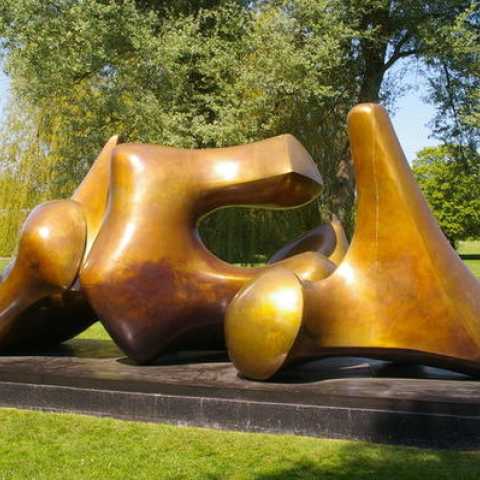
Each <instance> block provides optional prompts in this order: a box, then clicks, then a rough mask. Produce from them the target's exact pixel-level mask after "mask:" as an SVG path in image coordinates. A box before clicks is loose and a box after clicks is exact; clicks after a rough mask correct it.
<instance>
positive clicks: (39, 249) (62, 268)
mask: <svg viewBox="0 0 480 480" xmlns="http://www.w3.org/2000/svg"><path fill="white" fill-rule="evenodd" d="M117 141H118V139H117V137H112V138H111V139H110V140H109V141H108V142H107V144H106V145H105V147H104V148H103V150H102V151H101V153H100V154H99V156H98V158H97V159H96V160H95V162H94V164H93V166H92V168H91V170H90V172H89V173H88V175H87V176H86V177H85V179H84V180H83V182H82V183H81V184H80V186H79V187H78V189H77V190H76V191H75V193H74V194H73V196H72V198H71V199H70V200H56V201H51V202H46V203H44V204H42V205H39V206H38V207H36V208H35V209H34V210H33V211H32V212H31V213H30V215H29V216H28V218H27V220H26V221H25V223H24V225H23V228H22V232H21V235H20V242H19V246H18V251H17V255H16V257H15V259H14V261H13V262H12V263H11V264H10V265H9V266H8V267H7V269H6V272H5V278H3V279H2V281H1V283H0V351H5V350H11V349H23V348H30V347H32V346H39V347H41V346H45V345H50V344H56V343H59V342H62V341H65V340H67V339H69V338H72V337H74V336H75V335H77V334H78V333H80V332H81V331H83V330H85V329H86V328H87V327H89V326H90V325H91V324H92V323H94V322H95V321H96V317H95V313H94V312H93V311H92V309H91V308H90V306H89V305H88V303H87V302H86V301H85V298H84V295H83V294H82V293H81V292H80V291H79V289H78V282H77V280H78V272H79V270H80V266H81V264H82V262H83V261H84V260H85V255H86V252H87V251H88V249H89V248H90V246H91V245H92V243H93V241H94V240H95V237H96V235H97V233H98V230H99V228H100V226H101V222H102V220H103V216H104V213H105V208H106V205H107V197H108V189H109V183H110V159H111V154H112V151H113V149H114V147H115V145H116V144H117Z"/></svg>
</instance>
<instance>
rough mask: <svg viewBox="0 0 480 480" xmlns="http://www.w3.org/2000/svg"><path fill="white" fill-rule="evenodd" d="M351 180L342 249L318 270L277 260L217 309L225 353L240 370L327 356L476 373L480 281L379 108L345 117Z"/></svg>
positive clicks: (263, 372) (260, 374)
mask: <svg viewBox="0 0 480 480" xmlns="http://www.w3.org/2000/svg"><path fill="white" fill-rule="evenodd" d="M348 128H349V135H350V141H351V148H352V153H353V161H354V166H355V171H356V181H357V195H358V197H357V216H356V228H355V232H354V236H353V239H352V243H351V246H350V248H349V250H348V252H347V254H346V256H345V258H344V259H343V261H342V262H341V263H340V265H339V267H338V268H337V269H336V270H335V271H334V272H333V273H332V275H330V276H329V277H328V278H325V279H322V280H319V281H314V282H309V281H303V280H301V279H299V278H298V277H297V276H296V275H294V274H293V273H291V272H289V271H288V270H286V269H284V268H278V269H277V270H272V271H270V272H267V273H265V274H264V275H262V276H260V277H258V278H257V279H256V280H254V281H253V282H251V283H250V284H248V285H247V286H245V287H244V288H243V289H242V290H241V291H240V292H239V293H238V294H237V295H236V297H235V298H234V300H233V301H232V303H231V304H230V306H229V308H228V310H227V316H226V323H225V327H226V337H227V346H228V349H229V353H230V357H231V359H232V361H233V363H234V364H235V365H236V367H237V369H238V370H239V371H240V372H241V373H242V374H243V375H245V376H247V377H250V378H255V379H266V378H269V377H271V376H272V375H274V374H275V372H277V371H278V370H279V369H280V368H281V367H282V365H284V364H288V363H289V362H295V361H300V360H304V359H308V358H318V357H322V356H331V355H355V356H361V355H363V356H370V357H377V358H382V359H386V360H397V361H403V362H412V361H413V362H416V363H424V364H429V365H434V366H440V367H446V368H452V369H456V370H460V371H464V372H467V373H477V374H478V373H479V372H480V285H479V283H478V281H477V280H476V278H475V277H474V276H473V275H472V273H470V271H469V270H468V269H467V268H466V267H465V265H464V264H463V262H462V261H461V260H460V259H459V257H458V256H457V254H456V253H455V251H454V250H453V249H452V247H451V246H450V244H449V243H448V241H447V239H446V238H445V236H444V235H443V234H442V232H441V230H440V228H439V227H438V225H437V223H436V222H435V220H434V218H433V216H432V214H431V213H430V211H429V208H428V206H427V204H426V202H425V200H424V198H423V196H422V194H421V192H420V190H419V188H418V187H417V185H416V183H415V180H414V178H413V175H412V173H411V171H410V168H409V166H408V164H407V162H406V159H405V157H404V155H403V152H402V150H401V147H400V145H399V143H398V140H397V138H396V136H395V132H394V131H393V127H392V126H391V124H390V121H389V119H388V116H387V114H386V112H385V111H384V109H383V108H382V107H380V106H378V105H373V104H364V105H359V106H357V107H355V108H354V109H353V111H352V112H351V113H350V115H349V119H348Z"/></svg>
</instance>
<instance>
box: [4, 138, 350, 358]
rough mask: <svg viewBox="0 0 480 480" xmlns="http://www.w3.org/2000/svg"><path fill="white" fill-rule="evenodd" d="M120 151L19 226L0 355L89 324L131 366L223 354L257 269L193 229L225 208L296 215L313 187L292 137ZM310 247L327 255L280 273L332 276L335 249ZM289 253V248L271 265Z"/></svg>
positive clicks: (321, 241) (320, 243)
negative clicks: (221, 253)
mask: <svg viewBox="0 0 480 480" xmlns="http://www.w3.org/2000/svg"><path fill="white" fill-rule="evenodd" d="M116 145H117V137H113V138H112V139H111V140H110V141H109V142H108V143H107V145H106V146H105V148H104V149H103V151H102V152H101V154H100V155H99V157H98V158H97V160H96V161H95V162H94V164H93V166H92V168H91V170H90V172H89V173H88V175H87V176H86V177H85V179H84V181H83V182H82V183H81V185H80V186H79V188H78V189H77V190H76V192H75V193H74V195H73V196H72V199H70V200H60V201H54V202H47V203H45V204H43V205H40V206H39V207H37V208H36V209H34V210H33V211H32V213H31V214H30V216H29V218H28V219H27V221H26V222H25V224H24V227H23V231H22V234H21V239H20V244H19V249H18V254H17V256H16V258H15V261H14V263H13V264H12V265H11V267H9V268H8V269H7V273H6V276H5V278H4V279H3V281H2V283H0V350H2V351H5V350H11V349H22V348H30V347H41V346H44V345H48V344H54V343H58V342H61V341H64V340H66V339H68V338H71V337H73V336H75V335H76V334H78V333H79V332H80V331H82V330H83V329H85V328H86V327H88V326H89V325H90V324H91V323H93V322H94V321H95V320H96V318H97V315H98V317H99V318H100V319H101V321H103V322H104V324H105V326H106V328H107V330H108V331H109V332H110V333H111V335H112V337H113V339H114V340H115V341H116V342H117V343H118V345H119V346H120V347H121V348H123V349H124V351H125V352H126V353H127V354H128V355H129V356H130V357H131V358H132V359H134V360H136V361H139V362H147V361H151V360H153V359H155V358H156V357H157V356H158V355H160V354H161V353H163V352H164V351H166V350H167V349H176V348H188V347H197V348H202V349H208V348H213V347H215V348H221V347H223V346H224V337H223V318H224V311H225V308H226V306H227V304H228V303H229V301H230V300H231V298H232V297H233V295H234V294H235V293H236V292H237V291H238V289H239V288H240V287H241V286H242V285H243V284H244V283H245V282H246V281H248V280H250V279H252V278H253V277H254V276H255V275H257V274H258V273H259V272H261V271H263V269H248V268H240V267H235V266H233V265H229V264H228V263H226V262H223V261H222V260H220V259H218V258H217V257H215V256H214V255H213V254H211V253H210V252H209V251H208V250H207V249H206V248H205V247H204V246H203V244H202V242H201V240H200V238H199V236H198V232H197V223H198V220H199V219H200V217H201V216H202V215H204V214H206V213H208V212H209V211H211V210H213V209H215V208H218V207H222V206H226V205H232V204H248V205H260V206H266V207H272V208H273V207H278V208H286V207H294V206H299V205H302V204H303V203H305V202H308V201H310V200H312V199H313V198H315V197H316V195H317V194H318V193H319V189H320V185H321V177H320V174H319V173H318V170H317V168H316V166H315V164H314V162H313V161H312V159H311V158H310V156H309V155H308V153H307V152H306V151H305V149H304V148H303V147H302V146H301V144H300V143H299V142H298V141H297V140H295V139H294V138H293V137H292V136H289V135H285V136H281V137H276V138H273V139H270V140H265V141H262V142H258V143H255V144H252V145H246V146H241V147H232V148H225V149H211V150H198V151H197V150H178V149H173V148H162V147H157V146H149V145H121V146H117V147H116V148H115V146H116ZM114 149H115V150H114ZM107 207H108V208H107ZM331 228H332V227H323V229H330V230H331ZM340 233H341V232H340ZM340 233H339V239H341V236H340ZM310 236H311V238H312V242H313V243H311V244H309V245H306V244H305V245H304V249H303V251H306V250H309V249H310V247H311V246H313V247H314V249H318V250H319V251H320V252H323V253H324V254H325V255H322V254H321V253H314V252H310V253H303V254H300V255H296V256H294V257H291V258H288V259H285V260H283V261H281V262H280V264H283V265H285V267H287V268H289V269H290V270H292V271H294V272H296V274H298V275H299V277H301V278H305V279H311V280H314V279H318V278H323V277H325V276H326V275H328V274H330V273H331V272H332V271H333V269H334V268H335V264H334V263H333V262H331V261H329V260H328V259H327V258H326V255H330V254H332V255H333V256H334V257H335V258H336V252H337V251H338V248H339V247H338V245H340V246H341V241H339V242H338V245H337V242H336V241H335V238H334V239H333V242H332V238H329V241H328V242H326V239H325V238H324V236H322V235H319V234H318V233H316V232H313V233H312V234H311V235H310ZM334 248H335V251H333V249H334ZM301 251H302V248H296V249H295V253H297V252H301ZM292 254H293V252H292V249H291V248H288V247H287V250H286V252H285V254H281V255H278V256H277V258H278V260H282V258H285V257H287V256H291V255H292ZM266 268H272V267H266ZM87 298H88V299H87ZM92 306H93V309H92V308H91V307H92Z"/></svg>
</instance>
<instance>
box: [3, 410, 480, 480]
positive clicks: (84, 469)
mask: <svg viewBox="0 0 480 480" xmlns="http://www.w3.org/2000/svg"><path fill="white" fill-rule="evenodd" d="M0 438H1V442H0V479H5V480H7V479H8V480H16V479H25V480H26V479H36V480H43V479H48V480H54V479H62V480H63V479H66V478H68V479H69V480H75V479H82V480H96V479H99V480H100V479H102V480H103V479H109V480H115V479H119V480H126V479H135V480H140V479H185V480H190V479H252V480H253V479H257V480H260V479H264V480H267V479H268V480H283V479H285V480H293V479H312V480H313V479H333V480H352V479H355V480H364V479H369V480H373V479H375V480H387V479H388V480H391V479H395V480H414V479H415V480H416V479H419V478H425V479H426V478H432V479H433V478H434V479H435V480H447V479H448V480H450V479H453V478H455V479H462V480H470V479H471V480H476V479H478V472H479V471H480V453H477V452H469V453H467V452H451V451H429V450H421V449H414V448H404V447H392V446H382V445H374V444H368V443H363V442H353V441H338V440H323V439H315V438H307V437H299V436H288V435H265V434H249V433H236V432H222V431H215V430H209V429H199V428H185V427H173V426H168V425H159V424H147V423H140V422H127V421H121V420H112V419H107V418H94V417H85V416H79V415H71V414H53V413H41V412H26V411H16V410H11V409H5V410H0Z"/></svg>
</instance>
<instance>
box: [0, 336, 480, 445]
mask: <svg viewBox="0 0 480 480" xmlns="http://www.w3.org/2000/svg"><path fill="white" fill-rule="evenodd" d="M0 405H1V406H9V407H17V408H29V409H42V410H50V411H67V412H78V413H87V414H93V415H108V416H113V417H118V418H126V419H134V420H146V421H158V422H168V423H175V424H182V425H195V426H205V427H214V428H225V429H233V430H246V431H256V432H276V433H295V434H301V435H312V436H320V437H329V438H350V439H362V440H370V441H376V442H384V443H401V444H406V445H419V446H428V447H440V448H442V447H446V448H473V447H478V446H480V382H477V381H475V380H473V379H471V378H468V377H466V376H463V375H459V374H455V373H452V372H448V371H446V370H440V369H434V368H427V367H416V366H400V365H394V364H391V363H387V362H381V361H376V360H366V359H360V358H337V359H335V358H329V359H324V360H322V361H316V362H311V363H309V364H305V365H303V366H297V367H292V368H290V369H288V370H285V371H284V372H283V373H282V374H281V375H278V376H277V377H276V378H275V379H274V380H272V381H269V382H253V381H249V380H245V379H242V378H239V377H238V376H237V373H236V371H235V369H234V368H233V367H232V365H231V364H230V363H228V361H227V358H226V357H225V354H223V353H203V354H202V353H201V352H196V353H191V352H190V353H189V352H184V353H181V354H178V355H175V356H170V357H164V358H163V359H162V360H161V361H160V362H158V363H157V364H156V365H153V366H145V367H139V366H136V365H133V364H131V363H130V362H129V361H128V360H127V359H126V358H125V357H123V355H122V354H121V353H120V352H119V351H118V350H117V349H116V348H115V346H114V345H113V344H112V343H111V342H108V341H98V340H97V341H95V340H74V341H72V342H69V343H67V344H65V345H63V346H61V347H59V348H58V349H55V350H52V351H48V352H40V353H35V354H32V353H29V354H25V355H16V356H0Z"/></svg>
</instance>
